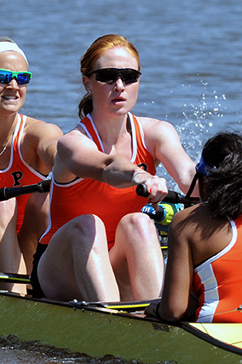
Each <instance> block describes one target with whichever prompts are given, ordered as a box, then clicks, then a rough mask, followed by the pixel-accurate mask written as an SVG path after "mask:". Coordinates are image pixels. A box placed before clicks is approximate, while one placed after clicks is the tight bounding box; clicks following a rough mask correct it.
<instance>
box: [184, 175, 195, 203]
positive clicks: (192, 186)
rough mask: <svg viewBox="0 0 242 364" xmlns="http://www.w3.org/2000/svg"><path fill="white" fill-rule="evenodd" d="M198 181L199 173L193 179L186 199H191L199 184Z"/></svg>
mask: <svg viewBox="0 0 242 364" xmlns="http://www.w3.org/2000/svg"><path fill="white" fill-rule="evenodd" d="M197 179H198V173H196V174H195V176H194V177H193V180H192V183H191V185H190V187H189V190H188V192H187V194H186V196H185V199H187V198H189V197H190V196H191V194H192V192H193V190H194V187H195V184H196V182H197Z"/></svg>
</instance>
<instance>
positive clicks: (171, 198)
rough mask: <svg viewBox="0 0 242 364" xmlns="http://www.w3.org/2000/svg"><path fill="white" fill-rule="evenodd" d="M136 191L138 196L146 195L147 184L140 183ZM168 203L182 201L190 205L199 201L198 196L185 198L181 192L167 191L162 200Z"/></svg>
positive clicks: (147, 194)
mask: <svg viewBox="0 0 242 364" xmlns="http://www.w3.org/2000/svg"><path fill="white" fill-rule="evenodd" d="M136 193H137V195H138V196H143V197H148V196H149V192H148V191H147V186H146V184H145V183H141V184H139V185H138V186H137V187H136ZM162 201H164V202H169V203H182V204H184V205H186V206H191V205H194V204H196V203H199V202H200V198H199V197H189V199H186V198H185V196H183V195H182V194H180V193H178V192H175V191H168V194H167V195H166V197H165V198H164V199H163V200H162Z"/></svg>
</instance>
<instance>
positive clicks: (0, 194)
mask: <svg viewBox="0 0 242 364" xmlns="http://www.w3.org/2000/svg"><path fill="white" fill-rule="evenodd" d="M49 190H50V180H45V181H40V182H38V183H36V184H33V185H28V186H22V187H3V188H0V201H4V200H8V199H9V198H12V197H17V196H20V195H25V194H29V193H33V192H49Z"/></svg>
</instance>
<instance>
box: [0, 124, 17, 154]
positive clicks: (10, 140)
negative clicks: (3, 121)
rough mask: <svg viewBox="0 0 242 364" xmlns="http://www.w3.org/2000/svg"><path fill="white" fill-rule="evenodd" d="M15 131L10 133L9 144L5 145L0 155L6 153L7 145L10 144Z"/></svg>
mask: <svg viewBox="0 0 242 364" xmlns="http://www.w3.org/2000/svg"><path fill="white" fill-rule="evenodd" d="M14 131H15V129H14ZM14 131H13V133H12V134H11V135H10V137H9V138H8V141H7V144H6V145H5V147H3V150H2V151H1V152H0V157H1V155H3V153H4V152H5V150H6V149H7V146H8V145H9V143H10V141H11V140H12V137H13V134H14Z"/></svg>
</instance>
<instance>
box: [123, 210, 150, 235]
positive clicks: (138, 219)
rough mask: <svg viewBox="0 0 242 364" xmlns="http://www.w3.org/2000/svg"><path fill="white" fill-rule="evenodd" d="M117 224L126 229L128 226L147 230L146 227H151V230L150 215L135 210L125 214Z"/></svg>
mask: <svg viewBox="0 0 242 364" xmlns="http://www.w3.org/2000/svg"><path fill="white" fill-rule="evenodd" d="M119 225H120V226H121V227H122V228H125V229H127V228H128V227H130V228H132V229H133V228H135V229H136V231H137V230H140V231H143V230H147V229H152V230H153V225H154V224H153V222H152V220H151V219H150V217H149V216H148V215H146V214H144V213H142V212H136V213H131V214H127V215H125V216H124V217H123V218H122V219H121V220H120V223H119Z"/></svg>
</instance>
